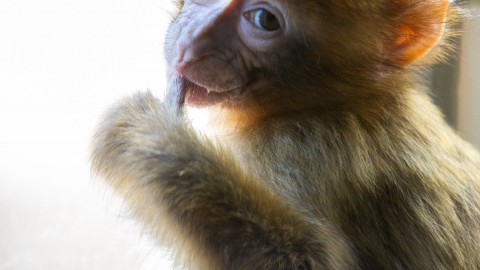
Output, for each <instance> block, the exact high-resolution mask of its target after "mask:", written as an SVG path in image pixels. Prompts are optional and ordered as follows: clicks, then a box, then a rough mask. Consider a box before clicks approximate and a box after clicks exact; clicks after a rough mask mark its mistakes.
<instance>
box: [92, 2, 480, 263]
mask: <svg viewBox="0 0 480 270" xmlns="http://www.w3.org/2000/svg"><path fill="white" fill-rule="evenodd" d="M176 4H177V7H178V8H177V10H176V11H175V12H174V16H173V19H172V22H171V25H170V27H169V30H168V33H167V35H166V38H165V44H166V48H165V58H166V61H167V65H168V71H167V76H166V80H167V82H168V86H167V93H166V96H165V98H164V100H163V101H162V100H160V99H158V98H157V97H155V96H154V95H153V94H152V93H150V92H145V93H137V94H134V95H133V96H130V97H127V98H124V99H123V100H121V101H120V102H118V103H117V104H116V105H114V106H113V107H112V108H111V109H110V110H108V111H107V112H106V114H105V116H104V118H103V119H102V120H101V121H100V124H99V126H98V129H97V130H96V133H95V135H94V137H93V140H92V149H91V166H92V170H93V171H94V172H95V174H97V175H98V176H99V177H101V178H103V179H105V180H106V181H107V183H109V185H110V186H112V188H113V189H114V190H116V192H118V193H119V194H120V195H121V196H123V198H124V199H125V201H126V202H127V204H128V205H129V207H130V209H132V211H133V213H134V215H135V217H136V218H138V219H139V220H141V222H142V223H143V224H144V225H145V227H146V228H147V230H148V231H149V232H150V233H151V235H152V237H153V238H154V239H155V241H158V243H159V245H165V246H167V247H169V248H170V249H171V250H172V252H173V254H174V255H175V257H176V258H178V261H179V263H178V265H177V266H178V267H179V268H185V269H213V270H216V269H218V270H219V269H229V270H230V269H232V270H237V269H238V270H240V269H242V270H244V269H260V270H263V269H265V270H267V269H279V270H283V269H285V270H286V269H298V270H300V269H303V270H307V269H308V270H310V269H311V270H314V269H335V270H346V269H369V270H377V269H395V270H402V269H410V270H411V269H422V270H424V269H445V270H446V269H465V270H466V269H468V270H471V269H480V155H479V153H478V152H477V150H475V149H474V147H473V146H471V145H470V144H469V143H467V142H465V141H464V140H463V139H461V138H460V136H459V135H457V133H456V132H455V131H454V130H453V129H452V128H451V127H449V126H448V125H447V124H446V123H445V121H444V119H443V116H442V114H441V113H440V111H439V109H438V108H437V107H436V106H435V105H434V104H433V102H432V101H431V98H430V94H429V90H428V89H426V87H425V86H424V83H423V80H422V76H421V71H422V70H425V69H426V68H428V67H429V66H431V65H432V64H433V63H435V62H438V61H442V60H443V59H445V58H446V56H448V52H449V51H451V50H452V49H453V48H452V45H450V43H449V40H450V39H451V38H452V37H453V36H455V35H456V33H457V32H458V31H457V30H456V28H457V25H458V23H459V21H460V20H461V19H462V14H464V13H465V7H463V6H462V5H460V4H459V3H457V2H454V1H450V0H432V1H424V0H394V1H387V0H370V1H367V0H357V1H351V0H335V1H332V0H305V1H301V2H298V1H288V0H262V1H259V0H184V1H176ZM199 115H202V116H205V117H206V119H207V120H206V121H204V122H205V123H204V125H203V126H201V125H197V121H198V116H199ZM196 119H197V120H196Z"/></svg>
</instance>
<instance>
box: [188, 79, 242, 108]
mask: <svg viewBox="0 0 480 270" xmlns="http://www.w3.org/2000/svg"><path fill="white" fill-rule="evenodd" d="M183 79H184V90H183V91H184V97H185V104H186V105H188V106H193V107H208V106H213V105H216V104H219V103H222V102H224V101H227V100H230V99H232V98H234V97H236V96H239V95H240V94H241V92H242V91H243V89H244V87H239V88H234V89H229V90H225V91H215V90H210V89H208V88H206V87H203V86H200V85H198V84H196V83H194V82H192V81H190V80H188V79H187V78H183Z"/></svg>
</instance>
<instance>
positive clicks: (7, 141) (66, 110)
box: [0, 0, 170, 270]
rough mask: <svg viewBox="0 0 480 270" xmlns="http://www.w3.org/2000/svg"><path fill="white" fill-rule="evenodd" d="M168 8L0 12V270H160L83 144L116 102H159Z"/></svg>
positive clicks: (20, 0) (121, 2) (21, 0)
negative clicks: (143, 95)
mask: <svg viewBox="0 0 480 270" xmlns="http://www.w3.org/2000/svg"><path fill="white" fill-rule="evenodd" d="M169 5H170V1H164V0H160V1H158V0H144V1H133V0H82V1H65V0H43V1H38V0H1V1H0V164H1V165H0V239H1V240H0V270H43V269H48V270H60V269H61V270H64V269H72V270H77V269H89V270H96V269H98V270H106V269H116V270H123V269H124V270H127V269H128V270H132V269H168V265H169V262H168V260H166V259H165V258H163V257H164V256H162V254H161V253H160V251H159V250H158V248H156V247H154V245H153V244H152V243H150V242H149V241H148V237H146V236H142V228H141V226H140V225H139V224H136V223H135V222H134V221H133V220H132V219H130V218H129V217H128V213H126V212H125V211H124V210H122V209H123V208H121V207H120V206H121V203H120V200H119V199H118V198H116V197H115V196H113V195H112V194H111V193H110V192H109V189H108V188H105V187H104V186H102V185H101V184H100V183H99V182H96V181H94V180H92V179H91V176H90V171H89V167H88V145H89V139H90V137H91V135H92V132H93V130H94V127H95V124H96V122H97V121H98V119H99V117H100V115H101V113H102V112H103V111H105V109H106V108H108V106H110V105H111V104H112V103H113V102H114V101H115V100H118V99H119V98H120V97H122V96H124V95H128V94H131V93H133V92H135V91H138V90H146V89H150V90H151V91H152V92H154V93H155V94H157V95H161V94H162V91H163V89H164V87H165V82H164V81H163V80H162V79H163V76H164V73H165V70H164V67H163V66H164V64H163V51H162V50H163V48H162V45H163V44H162V43H163V35H164V32H165V28H166V25H167V22H168V21H169V19H170V16H169V14H168V12H167V10H168V9H169V8H170V6H169Z"/></svg>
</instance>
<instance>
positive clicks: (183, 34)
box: [166, 0, 453, 112]
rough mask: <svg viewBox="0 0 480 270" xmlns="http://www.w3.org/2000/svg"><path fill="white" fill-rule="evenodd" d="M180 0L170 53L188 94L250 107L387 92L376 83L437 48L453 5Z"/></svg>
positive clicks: (190, 98)
mask: <svg viewBox="0 0 480 270" xmlns="http://www.w3.org/2000/svg"><path fill="white" fill-rule="evenodd" d="M178 4H179V11H178V13H177V15H176V16H175V19H174V21H173V22H172V24H171V26H170V29H169V33H168V35H167V39H166V59H167V62H168V65H169V76H170V77H176V78H178V80H176V82H177V83H178V84H181V87H177V88H175V89H176V90H175V91H179V92H180V93H179V95H181V96H182V102H184V103H185V104H186V105H189V106H197V107H198V106H214V105H220V106H223V107H235V108H236V109H238V108H241V107H245V106H249V107H250V108H249V109H248V110H249V111H251V110H252V108H253V107H258V108H261V110H263V111H267V110H269V109H270V110H273V111H283V112H285V111H288V110H289V109H292V108H296V109H299V108H298V107H299V106H302V107H303V108H301V109H305V108H308V107H319V106H341V105H345V104H348V103H351V101H352V100H355V102H357V103H358V101H359V100H362V99H369V98H371V97H372V95H380V93H376V92H375V91H376V88H377V87H375V86H376V85H382V87H381V89H382V90H384V89H387V88H388V87H385V84H386V83H388V78H390V77H392V76H395V75H396V74H400V73H402V71H404V70H408V69H409V67H411V66H412V63H416V62H419V61H417V60H418V59H422V58H426V57H424V56H425V55H427V54H431V55H434V53H429V52H430V51H432V50H431V49H432V48H433V47H435V45H436V44H437V43H439V41H440V40H441V39H442V37H443V36H444V29H445V25H446V21H447V18H448V16H447V15H448V14H449V13H453V11H452V7H451V4H450V1H449V0H435V1H420V0H398V1H386V0H375V1H359V2H357V1H348V0H341V1H338V0H336V1H331V0H309V1H301V3H299V2H298V1H290V0H267V1H258V0H185V1H180V2H179V3H178ZM420 62H421V61H420ZM396 81H398V80H396ZM378 92H385V91H378ZM299 104H302V105H299Z"/></svg>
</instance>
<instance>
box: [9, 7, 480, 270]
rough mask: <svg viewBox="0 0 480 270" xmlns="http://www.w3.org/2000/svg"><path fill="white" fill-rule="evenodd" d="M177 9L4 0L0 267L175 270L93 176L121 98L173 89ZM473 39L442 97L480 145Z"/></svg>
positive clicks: (442, 76)
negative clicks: (99, 144)
mask: <svg viewBox="0 0 480 270" xmlns="http://www.w3.org/2000/svg"><path fill="white" fill-rule="evenodd" d="M170 8H171V4H170V1H165V0H160V1H158V0H142V1H133V0H83V1H65V0H43V1H35V0H1V1H0V270H34V269H35V270H37V269H39V270H43V269H49V270H60V269H72V270H77V269H89V270H97V269H98V270H105V269H116V270H127V269H128V270H131V269H142V270H143V269H168V267H169V265H170V261H169V260H168V258H166V257H165V256H164V255H163V252H162V250H159V249H158V248H156V247H154V246H153V245H152V243H150V242H149V240H148V237H146V236H144V235H143V232H142V229H141V227H140V226H139V225H138V224H137V223H135V222H134V221H133V220H132V219H130V218H129V215H128V213H126V212H125V211H123V210H122V203H121V201H120V200H119V199H118V198H117V197H116V196H114V195H113V194H112V193H111V192H110V191H109V190H108V189H107V188H105V187H104V186H103V185H102V184H101V183H99V182H96V181H94V180H92V179H91V175H90V172H89V168H88V145H89V140H90V137H91V135H92V132H93V130H94V127H95V124H96V122H97V121H98V119H99V117H100V115H101V113H102V112H103V111H104V110H105V109H106V108H107V107H108V106H109V105H111V104H112V102H113V101H115V100H117V99H119V98H120V97H122V96H125V95H128V94H131V93H133V92H134V91H137V90H145V89H150V90H152V91H153V92H154V93H156V94H161V93H162V89H164V87H165V84H164V81H163V80H162V78H163V74H164V72H165V70H164V67H163V65H164V64H163V58H162V57H163V52H162V46H163V41H162V40H163V35H164V32H165V29H166V25H167V23H168V21H169V19H170V16H169V14H168V11H169V10H170ZM477 8H478V6H477ZM476 13H477V14H478V9H477V11H476ZM464 32H465V34H464V35H463V37H462V38H461V39H459V40H458V43H459V46H460V47H461V50H459V51H458V56H457V57H456V58H455V57H454V58H452V59H451V61H450V62H449V63H448V64H442V65H439V66H437V67H435V68H434V69H433V71H432V73H431V84H432V86H434V87H435V89H436V91H435V92H433V93H432V95H433V98H434V99H435V101H436V102H437V104H439V105H441V106H442V109H443V110H444V112H445V115H446V118H447V119H448V121H449V122H450V123H451V124H452V125H453V126H454V127H456V128H457V129H458V130H459V132H460V133H461V134H462V135H463V136H464V137H465V138H466V139H467V140H469V141H470V142H472V143H474V144H475V145H476V146H477V147H479V146H480V105H479V104H478V103H479V102H480V19H478V18H473V19H472V20H471V21H467V22H465V24H464Z"/></svg>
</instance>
